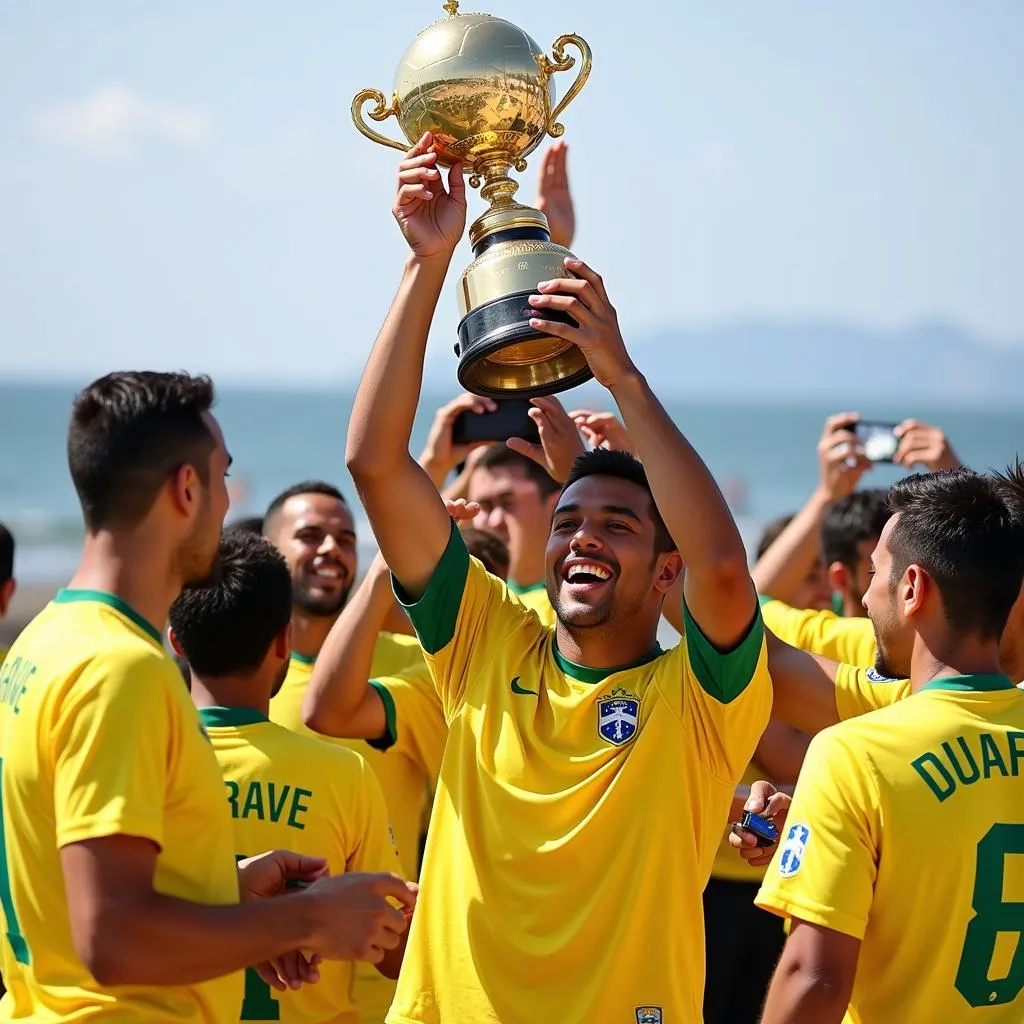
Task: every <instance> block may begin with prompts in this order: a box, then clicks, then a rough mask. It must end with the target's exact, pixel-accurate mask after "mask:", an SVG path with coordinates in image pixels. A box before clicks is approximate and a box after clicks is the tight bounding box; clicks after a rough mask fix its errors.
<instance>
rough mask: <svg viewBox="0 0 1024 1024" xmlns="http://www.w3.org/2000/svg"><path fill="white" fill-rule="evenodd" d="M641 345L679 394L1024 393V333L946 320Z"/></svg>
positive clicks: (753, 330) (983, 396)
mask: <svg viewBox="0 0 1024 1024" xmlns="http://www.w3.org/2000/svg"><path fill="white" fill-rule="evenodd" d="M449 351H450V350H449ZM632 351H633V354H634V357H635V359H636V360H637V362H638V363H639V365H640V366H641V368H642V369H643V370H644V372H645V373H646V374H648V375H649V376H651V377H652V379H654V380H656V381H657V382H658V384H659V387H661V388H664V389H666V390H668V391H671V392H672V393H678V394H702V395H708V396H715V397H717V396H720V395H729V396H735V397H741V396H742V397H750V398H754V397H761V398H764V399H766V400H771V399H772V398H779V397H794V398H796V397H799V398H801V399H804V400H807V399H814V398H820V399H828V400H830V401H832V402H835V401H840V402H841V400H843V399H849V400H854V401H858V402H859V401H863V399H864V396H866V395H870V396H872V397H878V398H891V397H909V398H915V399H935V400H941V401H943V402H947V401H948V402H957V403H961V402H962V403H964V404H969V405H978V404H986V403H989V402H993V403H997V404H999V405H1005V404H1007V403H1009V402H1014V403H1016V402H1019V401H1020V400H1021V399H1022V398H1024V339H1021V343H1020V345H1018V346H1014V347H1005V348H997V347H995V346H993V345H990V344H986V343H985V342H983V341H981V340H979V339H978V338H977V337H975V336H972V335H971V334H969V333H967V332H966V331H963V330H961V329H959V328H956V327H952V326H949V325H945V324H924V325H920V326H916V327H913V328H910V329H907V330H904V331H899V332H892V333H885V332H882V331H874V330H871V329H869V328H862V327H858V326H855V325H850V324H842V323H836V322H820V323H816V322H810V321H798V322H793V323H780V322H778V321H755V320H751V321H741V322H733V323H726V324H720V325H713V326H707V327H693V326H688V327H681V328H679V329H673V328H667V327H666V328H664V329H661V330H657V331H654V332H649V333H647V334H646V335H644V336H643V337H640V338H637V339H635V340H634V341H633V344H632ZM452 365H453V359H452V358H451V357H450V356H449V357H448V358H445V357H444V355H443V354H442V353H440V352H435V354H434V358H432V359H431V360H430V363H429V366H428V377H429V378H430V380H431V383H433V381H434V380H435V379H436V378H435V375H437V377H440V375H442V374H443V375H444V377H445V378H446V379H447V380H449V381H450V379H451V376H450V375H451V373H452Z"/></svg>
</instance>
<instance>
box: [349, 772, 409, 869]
mask: <svg viewBox="0 0 1024 1024" xmlns="http://www.w3.org/2000/svg"><path fill="white" fill-rule="evenodd" d="M356 788H357V792H356V793H355V794H353V793H348V792H346V793H344V794H342V795H341V802H342V803H343V804H344V805H345V806H349V807H350V806H352V804H353V803H354V804H355V805H356V806H357V807H358V808H359V813H358V815H357V819H356V827H355V829H354V840H355V843H354V845H353V847H352V848H351V849H350V850H349V851H348V856H347V858H346V861H345V869H346V870H347V871H390V872H391V873H392V874H395V875H401V874H403V872H402V865H401V862H400V861H399V859H398V846H397V844H396V843H395V836H394V832H393V831H392V829H391V821H390V819H389V818H388V810H387V806H386V804H385V803H384V791H383V790H382V789H381V788H380V783H379V782H378V781H377V776H376V775H375V774H374V772H373V769H372V768H371V767H370V766H369V764H368V763H367V762H366V761H365V760H363V759H362V758H360V776H359V780H358V783H357V787H356Z"/></svg>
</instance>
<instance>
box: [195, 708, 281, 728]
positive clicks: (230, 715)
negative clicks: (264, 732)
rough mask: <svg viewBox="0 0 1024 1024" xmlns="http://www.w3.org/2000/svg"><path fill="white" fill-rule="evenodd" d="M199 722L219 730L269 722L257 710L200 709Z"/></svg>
mask: <svg viewBox="0 0 1024 1024" xmlns="http://www.w3.org/2000/svg"><path fill="white" fill-rule="evenodd" d="M199 720H200V721H201V722H202V723H203V725H206V726H210V727H211V728H217V727H218V726H231V725H259V723H260V722H269V721H270V719H269V718H267V716H266V715H264V714H263V713H262V712H259V711H257V710H256V709H255V708H200V709H199Z"/></svg>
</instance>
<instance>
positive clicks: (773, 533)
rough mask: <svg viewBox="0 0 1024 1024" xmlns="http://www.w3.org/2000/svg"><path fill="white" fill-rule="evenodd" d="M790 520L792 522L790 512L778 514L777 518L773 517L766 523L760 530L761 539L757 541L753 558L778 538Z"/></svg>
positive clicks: (758, 555) (761, 553) (756, 557)
mask: <svg viewBox="0 0 1024 1024" xmlns="http://www.w3.org/2000/svg"><path fill="white" fill-rule="evenodd" d="M791 522H793V515H792V514H790V515H788V516H779V517H778V518H777V519H773V520H772V521H771V522H770V523H768V524H766V526H765V528H764V529H763V530H762V531H761V539H760V540H759V541H758V542H757V550H756V551H755V553H754V558H755V559H758V558H760V557H761V556H762V555H763V554H764V553H765V552H766V551H767V550H768V549H769V548H770V547H771V546H772V545H773V544H774V543H775V542H776V541H777V540H778V539H779V536H780V535H781V534H782V531H783V530H784V529H785V528H786V527H787V526H789V524H790V523H791Z"/></svg>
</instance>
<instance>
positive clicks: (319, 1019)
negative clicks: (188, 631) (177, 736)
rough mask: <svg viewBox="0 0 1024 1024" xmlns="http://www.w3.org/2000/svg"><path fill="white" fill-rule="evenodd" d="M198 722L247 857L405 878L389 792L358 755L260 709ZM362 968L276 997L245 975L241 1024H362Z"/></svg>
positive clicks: (345, 969)
mask: <svg viewBox="0 0 1024 1024" xmlns="http://www.w3.org/2000/svg"><path fill="white" fill-rule="evenodd" d="M199 716H200V718H201V719H202V722H203V725H204V726H205V727H206V732H207V735H209V737H210V742H211V743H212V744H213V752H214V754H216V756H217V761H218V762H219V764H220V768H221V771H222V773H223V776H224V785H225V787H226V789H227V797H228V806H229V807H230V808H231V817H232V818H233V819H234V825H235V852H236V854H237V855H238V856H239V857H252V856H254V855H255V854H257V853H261V852H262V851H264V850H275V849H281V850H295V851H296V852H297V853H306V854H310V855H312V856H317V857H326V858H327V862H328V865H329V867H330V869H331V874H332V875H340V874H342V873H344V872H346V871H392V872H394V873H395V874H401V867H400V865H399V861H398V853H397V851H396V849H395V845H394V841H393V840H392V838H391V831H390V826H389V825H388V816H387V810H386V808H385V806H384V794H383V793H382V792H381V789H380V783H379V782H378V781H377V779H376V776H374V774H373V771H372V770H371V769H370V767H369V765H368V764H367V763H366V761H365V760H364V759H363V758H361V757H359V755H358V754H353V753H352V752H351V751H349V750H343V749H341V748H340V747H334V746H331V745H330V744H327V743H320V742H319V741H317V740H315V739H313V738H311V737H308V736H299V735H297V734H295V733H293V732H291V731H290V730H288V729H285V728H283V727H282V726H280V725H276V724H275V723H273V722H271V721H268V720H267V719H266V718H264V716H263V715H261V714H260V713H259V712H258V711H255V710H253V709H252V708H203V709H202V710H201V711H200V712H199ZM354 966H355V965H354V964H352V963H342V962H339V961H327V962H324V963H323V964H321V966H320V981H319V982H318V983H317V984H316V985H304V986H303V987H302V988H301V989H299V990H298V991H297V992H291V991H289V992H275V991H274V990H273V989H271V987H270V986H269V985H268V984H267V983H266V982H265V981H263V980H262V979H261V978H260V976H259V975H258V974H257V973H256V972H255V971H252V970H250V971H247V972H246V979H245V1001H244V1002H243V1004H242V1013H241V1016H240V1017H239V1018H238V1019H239V1020H242V1021H276V1020H279V1021H283V1022H284V1024H327V1022H331V1024H355V1021H356V1020H357V1019H358V1017H357V1015H356V1004H355V1002H354V999H353V993H352V986H353V975H354V970H353V969H354ZM367 966H370V967H371V969H373V970H376V968H373V967H372V965H367ZM378 973H379V972H378Z"/></svg>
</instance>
